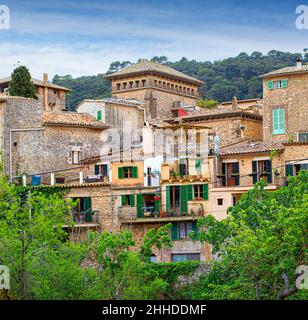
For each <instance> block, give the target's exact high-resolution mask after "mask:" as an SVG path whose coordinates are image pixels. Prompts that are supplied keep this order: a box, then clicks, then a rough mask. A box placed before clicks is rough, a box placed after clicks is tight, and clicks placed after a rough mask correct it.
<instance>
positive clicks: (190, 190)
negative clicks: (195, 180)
mask: <svg viewBox="0 0 308 320" xmlns="http://www.w3.org/2000/svg"><path fill="white" fill-rule="evenodd" d="M192 199H193V186H192V185H189V186H187V200H188V201H191V200H192Z"/></svg>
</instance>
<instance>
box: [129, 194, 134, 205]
mask: <svg viewBox="0 0 308 320" xmlns="http://www.w3.org/2000/svg"><path fill="white" fill-rule="evenodd" d="M129 202H130V206H131V207H134V206H135V195H133V194H130V195H129Z"/></svg>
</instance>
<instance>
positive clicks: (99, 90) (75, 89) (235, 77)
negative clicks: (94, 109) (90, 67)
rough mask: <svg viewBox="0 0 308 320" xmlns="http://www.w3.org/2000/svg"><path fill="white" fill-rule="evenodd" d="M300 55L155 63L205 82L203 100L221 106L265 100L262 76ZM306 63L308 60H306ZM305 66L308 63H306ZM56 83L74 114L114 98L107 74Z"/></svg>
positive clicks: (274, 53) (258, 54)
mask: <svg viewBox="0 0 308 320" xmlns="http://www.w3.org/2000/svg"><path fill="white" fill-rule="evenodd" d="M297 57H301V54H300V53H289V52H281V51H276V50H272V51H270V52H268V53H267V54H266V55H263V54H262V53H261V52H253V53H252V54H250V55H249V54H247V53H245V52H243V53H240V54H239V55H238V56H236V57H231V58H227V59H224V60H219V61H215V62H210V61H204V62H202V61H196V60H188V59H186V58H182V59H181V60H179V61H176V62H171V61H169V60H168V58H167V57H165V56H161V57H157V56H156V57H153V58H152V61H156V62H159V63H163V64H167V65H169V66H171V67H173V68H175V69H176V70H179V71H181V72H184V73H186V74H187V75H190V76H193V77H196V78H198V79H200V80H203V81H204V82H205V84H204V85H203V86H202V87H201V95H202V97H203V98H208V99H215V100H217V101H219V102H222V101H227V100H231V98H232V97H233V96H237V97H238V98H239V99H249V98H256V97H261V96H262V81H261V80H260V79H259V78H258V76H259V75H260V74H262V73H266V72H269V71H271V70H274V69H279V68H282V67H285V66H290V65H294V64H295V60H296V58H297ZM305 60H306V62H307V61H308V56H306V59H305ZM304 62H305V61H304ZM129 64H131V62H130V61H122V62H121V61H115V62H113V63H112V64H111V65H110V68H109V70H108V71H107V73H111V72H114V71H117V70H119V69H121V68H123V67H125V66H127V65H129ZM53 83H55V84H59V85H62V86H65V87H68V88H70V89H72V92H71V93H70V94H69V95H68V99H67V100H68V101H67V103H68V104H67V105H68V107H69V109H70V110H74V108H75V107H76V105H77V104H78V103H79V102H80V101H82V100H83V99H96V98H105V97H108V96H110V95H111V89H110V83H109V81H106V80H105V79H104V74H98V75H97V76H83V77H78V78H75V79H74V78H72V76H70V75H65V76H59V75H56V76H55V77H54V78H53Z"/></svg>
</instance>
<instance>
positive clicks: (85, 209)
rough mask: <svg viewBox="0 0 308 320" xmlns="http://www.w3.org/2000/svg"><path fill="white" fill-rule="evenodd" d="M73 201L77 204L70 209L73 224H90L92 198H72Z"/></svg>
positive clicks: (91, 218) (91, 219)
mask: <svg viewBox="0 0 308 320" xmlns="http://www.w3.org/2000/svg"><path fill="white" fill-rule="evenodd" d="M73 201H76V202H77V206H76V207H74V208H73V209H72V215H73V220H74V222H75V223H81V222H92V221H93V211H92V198H90V197H81V198H73Z"/></svg>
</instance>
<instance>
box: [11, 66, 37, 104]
mask: <svg viewBox="0 0 308 320" xmlns="http://www.w3.org/2000/svg"><path fill="white" fill-rule="evenodd" d="M11 77H12V79H11V82H10V88H9V93H10V95H11V96H19V97H25V98H33V99H37V96H36V94H35V86H34V84H33V82H32V80H31V75H30V72H29V70H28V69H27V68H26V67H25V66H20V67H17V68H16V69H15V70H14V71H13V73H12V75H11Z"/></svg>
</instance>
